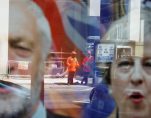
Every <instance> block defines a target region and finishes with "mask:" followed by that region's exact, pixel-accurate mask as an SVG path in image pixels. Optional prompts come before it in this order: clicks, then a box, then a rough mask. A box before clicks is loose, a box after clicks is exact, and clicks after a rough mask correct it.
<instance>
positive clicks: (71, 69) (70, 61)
mask: <svg viewBox="0 0 151 118" xmlns="http://www.w3.org/2000/svg"><path fill="white" fill-rule="evenodd" d="M76 54H77V53H76V52H75V51H72V53H71V56H69V57H68V58H67V69H68V85H70V84H73V78H74V75H75V72H76V70H77V68H78V67H79V63H78V60H77V58H76Z"/></svg>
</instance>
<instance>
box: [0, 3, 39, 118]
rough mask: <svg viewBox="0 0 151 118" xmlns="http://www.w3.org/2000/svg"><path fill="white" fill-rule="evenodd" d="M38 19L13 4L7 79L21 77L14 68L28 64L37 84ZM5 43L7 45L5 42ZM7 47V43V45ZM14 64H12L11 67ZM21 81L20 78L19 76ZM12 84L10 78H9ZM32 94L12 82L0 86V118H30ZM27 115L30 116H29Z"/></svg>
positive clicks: (10, 20)
mask: <svg viewBox="0 0 151 118" xmlns="http://www.w3.org/2000/svg"><path fill="white" fill-rule="evenodd" d="M37 32H38V31H37V25H36V23H35V17H34V16H33V15H32V14H31V13H30V11H28V10H27V9H26V6H24V5H22V4H20V3H17V2H10V10H9V34H8V41H7V42H8V72H9V73H8V76H9V75H21V73H20V71H19V69H18V67H17V66H16V65H15V64H12V63H16V62H18V61H25V62H29V63H30V66H29V67H28V71H29V72H30V73H29V75H30V78H31V81H35V83H36V79H34V80H33V78H35V76H36V75H37V73H38V71H37V70H38V66H37V65H38V63H39V62H40V52H39V49H40V48H39V43H40V42H39V41H37V40H38V33H37ZM4 42H5V41H4ZM5 43H6V42H5ZM10 63H11V64H10ZM19 77H20V76H19ZM6 79H8V80H9V77H8V78H6ZM29 94H30V90H29V91H26V89H24V88H23V87H20V86H18V85H16V84H13V83H12V82H9V81H8V82H6V81H5V80H3V81H1V82H0V104H1V106H0V117H1V118H8V117H9V118H12V117H13V118H22V117H25V118H27V117H28V114H30V112H29V111H30V110H31V106H30V105H31V103H30V102H31V101H30V100H29V99H30V98H29ZM27 112H28V113H27Z"/></svg>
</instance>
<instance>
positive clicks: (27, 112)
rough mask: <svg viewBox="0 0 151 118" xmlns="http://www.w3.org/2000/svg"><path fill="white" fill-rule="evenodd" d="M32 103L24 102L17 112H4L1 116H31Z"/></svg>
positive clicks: (24, 117)
mask: <svg viewBox="0 0 151 118" xmlns="http://www.w3.org/2000/svg"><path fill="white" fill-rule="evenodd" d="M31 108H32V107H31V103H29V102H28V103H26V104H24V107H23V108H22V109H20V110H19V111H17V112H14V113H12V114H6V113H2V114H0V118H31V114H32V113H31Z"/></svg>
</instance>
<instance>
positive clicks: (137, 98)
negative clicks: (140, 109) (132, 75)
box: [129, 92, 144, 104]
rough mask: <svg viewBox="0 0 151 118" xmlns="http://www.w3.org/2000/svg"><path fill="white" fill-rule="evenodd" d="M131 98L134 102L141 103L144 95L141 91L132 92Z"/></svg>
mask: <svg viewBox="0 0 151 118" xmlns="http://www.w3.org/2000/svg"><path fill="white" fill-rule="evenodd" d="M129 99H130V100H131V101H132V102H133V103H134V104H140V103H142V101H143V99H144V95H143V94H142V93H141V92H132V93H131V94H130V95H129Z"/></svg>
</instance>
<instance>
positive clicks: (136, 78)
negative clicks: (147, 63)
mask: <svg viewBox="0 0 151 118" xmlns="http://www.w3.org/2000/svg"><path fill="white" fill-rule="evenodd" d="M143 77H144V76H143V72H142V66H141V62H140V61H138V60H137V61H136V62H135V64H134V67H133V71H132V73H131V77H130V81H131V83H132V84H133V85H135V86H138V85H140V84H142V83H143V80H144V78H143Z"/></svg>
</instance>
